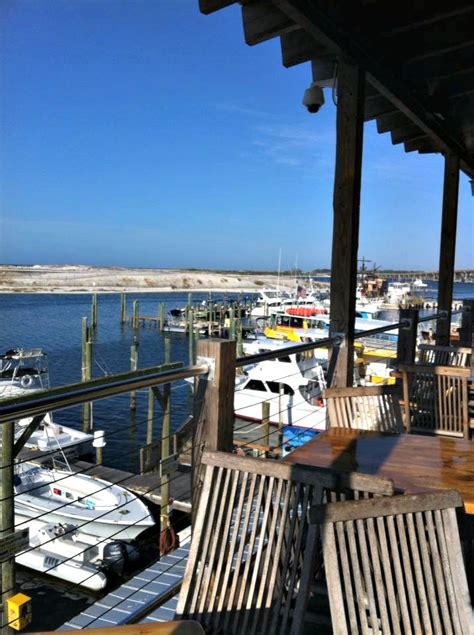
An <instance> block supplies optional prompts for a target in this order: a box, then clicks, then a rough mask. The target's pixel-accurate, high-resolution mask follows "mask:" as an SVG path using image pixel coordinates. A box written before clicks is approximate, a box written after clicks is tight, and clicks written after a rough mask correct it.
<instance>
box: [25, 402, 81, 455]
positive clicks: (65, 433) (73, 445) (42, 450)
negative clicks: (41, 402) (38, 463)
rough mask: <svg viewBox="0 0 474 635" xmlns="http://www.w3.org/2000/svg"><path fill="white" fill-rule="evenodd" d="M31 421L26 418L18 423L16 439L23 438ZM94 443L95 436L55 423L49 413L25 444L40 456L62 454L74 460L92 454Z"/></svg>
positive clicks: (31, 419)
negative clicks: (22, 435)
mask: <svg viewBox="0 0 474 635" xmlns="http://www.w3.org/2000/svg"><path fill="white" fill-rule="evenodd" d="M31 421H33V417H25V418H23V419H20V420H19V421H18V422H17V424H16V427H15V439H18V438H19V437H20V436H21V434H22V432H23V430H24V429H25V428H26V427H27V426H28V425H29V423H30V422H31ZM93 441H94V435H93V434H89V433H87V432H81V431H80V430H75V429H74V428H70V427H68V426H63V425H60V424H57V423H54V421H53V419H52V416H51V413H49V412H48V413H46V415H45V416H44V419H43V421H42V422H41V423H40V424H39V426H38V428H37V429H36V430H35V431H34V432H33V433H32V434H31V436H30V437H29V439H28V441H27V442H26V443H25V448H29V449H30V450H35V451H36V452H38V456H40V455H42V454H48V455H53V454H55V453H61V454H63V455H65V456H66V457H67V458H73V457H78V456H83V455H85V454H91V453H92V451H93V448H92V443H93Z"/></svg>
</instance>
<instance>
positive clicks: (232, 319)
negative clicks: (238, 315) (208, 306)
mask: <svg viewBox="0 0 474 635" xmlns="http://www.w3.org/2000/svg"><path fill="white" fill-rule="evenodd" d="M229 339H230V340H235V311H234V309H233V308H232V309H229Z"/></svg>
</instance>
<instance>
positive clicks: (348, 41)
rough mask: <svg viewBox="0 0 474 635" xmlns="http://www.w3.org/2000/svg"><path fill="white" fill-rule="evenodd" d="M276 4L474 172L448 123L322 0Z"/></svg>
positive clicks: (286, 0)
mask: <svg viewBox="0 0 474 635" xmlns="http://www.w3.org/2000/svg"><path fill="white" fill-rule="evenodd" d="M274 4H275V5H276V6H278V7H279V8H280V9H281V10H282V11H284V12H285V13H286V14H287V15H288V16H289V17H290V18H291V19H292V20H294V21H295V22H296V23H298V24H299V25H300V26H301V27H302V28H303V29H305V30H306V31H307V32H308V33H309V34H310V35H311V36H313V37H314V38H316V40H318V41H320V40H321V38H322V37H323V38H325V39H326V40H327V39H328V40H329V41H330V42H332V43H333V44H334V45H336V46H337V47H338V48H339V49H340V51H341V52H344V53H345V54H346V55H350V56H351V57H352V58H353V59H355V60H356V61H357V62H358V63H359V64H360V65H361V66H362V67H363V68H365V69H366V73H367V79H368V81H369V82H370V83H371V84H372V85H373V86H374V87H375V88H376V89H377V90H378V91H379V92H380V93H381V94H382V95H383V96H385V97H386V98H387V99H389V100H390V101H391V103H392V104H393V105H394V106H395V107H396V108H398V109H399V110H400V111H401V112H403V113H404V114H405V115H406V116H407V117H408V118H409V119H410V120H411V121H413V122H414V123H415V124H416V125H418V126H419V127H420V128H421V129H422V130H423V131H424V132H426V133H427V134H428V135H429V136H430V137H431V138H432V139H433V141H434V145H435V147H436V148H437V149H439V150H441V151H443V152H446V151H448V152H453V153H455V154H457V155H458V156H459V158H460V159H461V160H462V161H463V162H464V163H465V164H466V165H467V166H468V167H469V169H471V170H474V162H473V160H472V157H471V156H470V155H469V153H468V152H467V150H466V148H465V147H464V146H463V144H462V143H461V142H460V141H459V139H457V138H456V136H455V135H454V134H453V133H452V131H451V130H449V128H448V127H447V126H446V125H445V124H444V122H442V121H440V119H439V118H438V117H436V115H435V114H434V113H432V112H430V110H429V108H428V107H427V106H426V105H425V104H424V103H423V102H422V100H420V98H419V97H418V96H416V95H415V94H414V92H413V91H412V90H411V89H410V87H409V86H408V85H407V84H406V83H405V82H404V81H403V80H402V79H401V78H400V74H399V73H397V72H396V71H393V70H392V69H390V68H387V67H386V66H384V65H383V63H381V62H379V60H378V57H377V56H376V55H374V54H373V52H372V51H370V50H369V49H366V48H365V45H366V43H365V42H362V41H360V39H358V38H357V37H356V36H354V35H353V33H352V30H350V29H349V28H348V25H345V24H341V23H339V22H338V21H336V19H335V18H334V17H333V16H329V15H328V13H327V11H326V10H325V5H324V2H323V1H322V0H312V2H309V1H308V0H274ZM467 50H468V49H463V51H467ZM461 52H462V51H460V52H458V53H461Z"/></svg>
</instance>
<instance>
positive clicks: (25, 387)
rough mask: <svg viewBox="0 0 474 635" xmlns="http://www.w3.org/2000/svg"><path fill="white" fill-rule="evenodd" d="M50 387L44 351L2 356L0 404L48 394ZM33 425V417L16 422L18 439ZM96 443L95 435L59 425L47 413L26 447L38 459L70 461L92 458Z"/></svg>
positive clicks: (12, 352)
mask: <svg viewBox="0 0 474 635" xmlns="http://www.w3.org/2000/svg"><path fill="white" fill-rule="evenodd" d="M49 386H50V383H49V372H48V362H47V356H46V353H44V352H43V351H42V350H41V349H13V350H10V351H7V352H6V353H4V354H3V355H0V400H1V399H11V398H13V397H21V396H23V395H28V394H31V393H32V392H38V391H40V390H46V389H47V388H49ZM32 421H33V418H32V417H25V418H23V419H19V420H18V421H16V426H15V439H18V438H19V437H20V436H21V435H22V433H23V431H24V429H25V428H26V427H27V426H28V425H29V424H30V423H31V422H32ZM93 440H94V436H93V435H92V434H88V433H86V432H81V431H79V430H75V429H74V428H71V427H68V426H64V425H59V424H57V423H56V422H54V421H53V417H52V415H51V413H47V414H46V415H45V416H44V418H43V420H42V421H41V423H40V424H39V426H38V428H37V429H36V430H35V431H34V432H33V433H32V434H31V436H30V437H29V439H28V441H27V442H26V443H25V446H24V447H26V448H29V449H31V450H35V451H36V452H38V456H39V455H40V454H53V453H56V452H62V453H63V454H65V455H66V456H67V457H68V458H71V457H76V456H81V455H84V454H90V453H91V452H92V442H93Z"/></svg>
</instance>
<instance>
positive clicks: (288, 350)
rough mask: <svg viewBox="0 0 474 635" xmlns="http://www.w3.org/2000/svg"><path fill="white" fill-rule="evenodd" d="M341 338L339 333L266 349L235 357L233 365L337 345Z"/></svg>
mask: <svg viewBox="0 0 474 635" xmlns="http://www.w3.org/2000/svg"><path fill="white" fill-rule="evenodd" d="M342 339H343V338H342V337H341V336H340V335H334V336H333V337H326V338H325V339H323V340H317V341H316V342H306V343H305V344H295V346H284V347H282V348H278V349H275V350H273V351H268V353H255V355H246V356H244V357H237V359H236V360H235V366H236V368H239V367H241V366H250V365H251V364H258V363H259V362H265V361H267V360H269V359H277V358H278V357H284V356H285V355H291V354H292V353H293V354H295V353H303V352H305V351H312V350H313V349H315V348H322V347H324V346H331V345H336V346H338V345H339V344H341V342H342Z"/></svg>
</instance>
